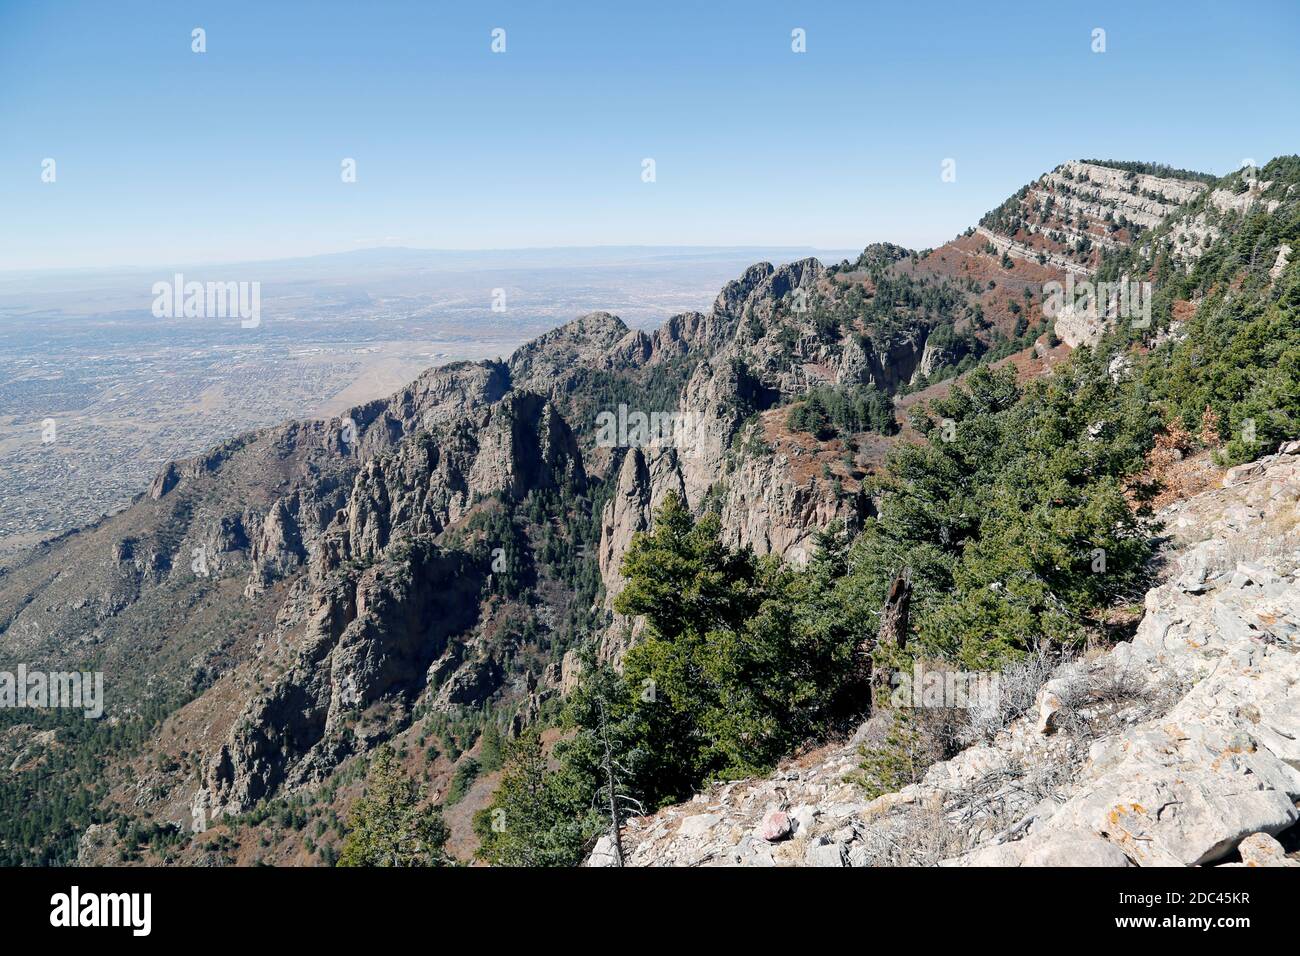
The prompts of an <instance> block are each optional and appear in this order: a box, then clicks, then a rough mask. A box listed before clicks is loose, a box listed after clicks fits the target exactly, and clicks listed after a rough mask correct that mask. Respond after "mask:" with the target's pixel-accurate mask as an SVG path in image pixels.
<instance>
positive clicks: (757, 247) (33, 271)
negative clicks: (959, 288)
mask: <svg viewBox="0 0 1300 956" xmlns="http://www.w3.org/2000/svg"><path fill="white" fill-rule="evenodd" d="M877 241H887V240H877ZM871 244H872V243H870V242H868V243H864V244H863V245H862V246H857V247H854V246H846V247H843V248H835V247H826V246H814V245H805V244H800V243H735V244H716V245H714V244H709V245H705V244H690V243H644V244H632V243H592V244H589V245H554V246H482V247H463V248H455V247H445V246H412V245H375V246H364V247H361V248H357V249H341V250H336V251H333V252H316V253H307V254H301V255H280V256H270V257H267V258H257V259H227V260H201V261H200V260H194V261H175V262H153V263H135V262H133V263H110V264H106V265H98V266H53V267H47V268H23V269H0V277H7V278H18V277H41V276H56V275H77V276H87V275H117V274H124V273H132V272H147V271H158V270H167V269H181V268H224V267H229V266H242V265H253V266H265V265H274V264H276V263H289V262H307V261H311V260H315V259H327V258H337V257H343V256H354V255H362V254H364V253H369V252H417V253H430V254H435V255H465V256H471V255H493V254H497V255H507V254H515V253H546V252H557V253H560V252H572V253H579V252H597V251H604V252H617V251H620V250H627V251H636V250H645V251H647V252H653V251H657V250H662V251H664V252H674V251H676V252H687V253H689V252H699V253H701V254H703V253H722V252H734V253H742V252H748V251H753V252H756V253H761V252H777V251H780V252H807V253H809V255H810V257H812V258H816V257H817V253H833V254H836V255H841V254H843V253H855V252H861V251H862V249H865V248H866V247H867V246H868V245H871ZM917 251H920V250H917ZM610 264H613V263H610Z"/></svg>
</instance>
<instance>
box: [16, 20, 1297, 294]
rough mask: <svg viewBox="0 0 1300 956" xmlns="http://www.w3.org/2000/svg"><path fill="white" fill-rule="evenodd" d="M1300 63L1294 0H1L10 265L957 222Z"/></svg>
mask: <svg viewBox="0 0 1300 956" xmlns="http://www.w3.org/2000/svg"><path fill="white" fill-rule="evenodd" d="M195 27H203V28H204V29H205V30H206V32H207V52H206V53H204V54H201V55H200V54H195V53H193V52H191V49H190V46H191V39H190V37H191V30H192V29H193V28H195ZM495 27H501V28H504V29H505V30H506V43H507V50H506V53H504V54H493V53H492V52H491V51H490V43H491V36H490V33H491V30H492V29H493V28H495ZM796 27H800V28H803V29H804V30H806V33H807V52H806V53H803V54H795V53H793V52H792V51H791V48H790V45H791V39H790V33H791V30H792V29H794V28H796ZM1096 27H1101V28H1103V29H1105V31H1106V52H1105V53H1102V54H1096V53H1093V52H1092V50H1091V43H1092V39H1091V33H1092V30H1093V29H1094V28H1096ZM1298 91H1300V3H1296V2H1295V0H1277V2H1256V3H1252V4H1249V5H1240V4H1235V3H1226V2H1218V3H1208V2H1197V0H1183V2H1177V3H1155V2H1149V3H1134V2H1120V3H1098V2H1089V3H1078V2H1069V0H1025V2H989V0H985V2H980V3H970V2H966V3H958V2H952V3H935V2H928V0H907V2H897V0H893V2H889V3H877V2H867V0H863V2H857V3H799V4H796V3H761V2H748V3H730V2H717V3H713V2H699V0H695V2H691V3H673V2H663V0H655V2H651V3H610V2H602V3H577V2H574V3H554V4H552V3H542V2H536V0H534V2H529V3H518V4H488V3H484V4H479V3H464V2H460V3H442V2H427V0H426V2H411V3H404V2H385V0H371V2H346V3H344V2H333V0H313V2H302V3H292V2H276V3H271V2H257V3H254V2H229V0H224V2H220V3H217V2H211V3H186V2H177V0H167V2H156V3H155V2H133V0H121V2H115V3H102V2H85V3H75V2H61V0H31V2H27V0H0V270H9V269H28V268H59V267H67V268H71V267H82V266H111V265H154V264H169V263H185V262H202V261H222V260H236V259H261V258H275V257H281V256H291V255H303V254H314V253H319V252H334V251H342V250H348V249H355V248H362V247H365V246H367V245H374V244H377V243H388V244H401V245H411V246H424V247H441V248H513V247H519V246H561V245H602V244H728V245H735V244H754V245H803V244H806V245H814V246H820V247H860V246H862V245H865V244H866V243H868V242H872V241H878V240H885V239H889V240H893V241H897V242H901V243H904V244H906V245H910V246H917V247H922V246H930V245H937V244H939V243H941V242H943V241H946V240H947V239H949V238H951V237H952V236H953V235H954V234H955V233H957V232H959V231H960V230H961V229H963V228H965V227H966V226H967V225H969V224H971V223H973V222H974V221H975V220H976V219H978V217H979V216H980V215H981V214H982V213H983V212H985V211H986V210H987V209H989V208H990V207H992V206H994V205H996V204H997V203H998V202H999V201H1000V200H1001V199H1002V198H1004V197H1005V196H1006V195H1008V194H1010V193H1011V192H1013V191H1014V190H1015V189H1016V188H1018V187H1019V186H1020V185H1021V184H1023V183H1025V182H1027V181H1029V180H1031V179H1033V178H1035V177H1036V176H1037V175H1038V174H1040V173H1041V172H1044V171H1046V170H1047V169H1050V168H1051V167H1053V166H1055V165H1056V164H1057V163H1059V162H1061V161H1063V160H1066V159H1069V158H1078V157H1095V156H1103V157H1115V158H1133V159H1150V160H1158V161H1161V162H1168V163H1171V164H1173V165H1177V166H1186V167H1190V168H1198V169H1206V170H1208V171H1212V172H1225V171H1227V170H1228V169H1231V168H1233V167H1235V166H1237V165H1238V164H1239V163H1240V162H1241V160H1242V159H1243V158H1246V157H1250V158H1252V159H1254V160H1256V161H1259V162H1262V161H1264V160H1266V159H1268V158H1270V157H1272V156H1274V155H1277V154H1280V153H1291V152H1296V151H1300V144H1298V143H1297V141H1296V134H1297V131H1300V97H1298V96H1297V95H1296V94H1297V92H1298ZM47 157H49V158H53V159H54V160H55V161H56V163H57V167H56V169H57V181H56V182H55V183H53V184H47V183H42V182H41V163H42V160H43V159H45V158H47ZM345 157H351V158H354V159H355V160H356V162H357V182H356V183H352V184H344V183H343V182H341V179H340V164H341V162H342V160H343V159H344V158H345ZM646 157H651V158H653V159H654V160H655V162H656V174H657V181H656V182H654V183H652V184H649V183H644V182H642V179H641V163H642V160H643V159H644V158H646ZM949 157H951V158H953V159H955V160H956V170H957V178H956V182H953V183H944V182H941V180H940V175H939V174H940V164H941V162H942V161H943V160H944V159H945V158H949Z"/></svg>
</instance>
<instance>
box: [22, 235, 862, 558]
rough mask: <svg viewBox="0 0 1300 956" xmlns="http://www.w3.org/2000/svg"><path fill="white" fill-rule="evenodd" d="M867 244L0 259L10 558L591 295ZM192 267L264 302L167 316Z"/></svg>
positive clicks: (482, 348)
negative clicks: (251, 318) (192, 261)
mask: <svg viewBox="0 0 1300 956" xmlns="http://www.w3.org/2000/svg"><path fill="white" fill-rule="evenodd" d="M809 255H816V256H817V257H818V258H821V259H822V260H823V261H824V262H832V261H838V260H839V259H840V258H842V257H845V256H850V255H856V251H850V250H812V249H797V248H776V249H766V248H716V249H713V248H691V247H687V248H662V247H642V248H637V247H626V248H621V247H609V248H592V249H556V250H545V249H536V250H513V251H511V250H507V251H501V252H443V251H424V250H414V249H388V248H381V249H369V250H365V251H359V252H355V253H346V254H341V255H332V256H320V257H314V258H306V259H296V260H283V261H280V262H265V263H243V264H228V265H213V266H197V265H196V266H185V267H183V269H182V268H171V267H159V268H156V269H138V270H122V271H114V272H108V271H97V272H59V273H54V272H49V273H0V565H3V564H5V563H7V562H8V561H9V560H11V559H12V558H13V557H14V555H16V554H18V553H20V552H21V551H22V550H24V549H26V548H28V547H31V546H32V545H34V544H37V543H38V542H40V541H42V540H44V539H47V538H49V537H52V536H54V535H57V534H60V533H62V532H64V531H67V530H69V529H71V528H74V527H78V526H82V525H85V524H87V523H90V522H92V521H94V520H96V519H97V518H99V517H100V516H101V515H103V514H106V513H111V512H113V511H115V510H117V509H119V508H121V507H124V506H125V505H127V504H129V503H130V502H131V500H132V499H133V498H134V497H135V496H136V495H137V494H139V493H141V492H142V491H144V490H145V489H146V488H147V487H148V484H149V481H150V480H151V478H152V477H153V475H154V474H156V473H157V471H158V469H159V468H160V467H161V466H162V465H163V464H164V463H166V462H167V461H170V460H174V459H177V458H184V457H188V456H190V455H194V454H197V453H199V452H201V451H203V450H204V449H206V448H209V447H211V446H212V445H214V444H217V443H218V442H220V441H222V440H224V439H227V438H230V437H232V436H234V435H237V434H239V433H241V432H244V431H247V430H249V429H251V428H257V427H262V426H268V425H272V424H275V423H278V422H281V421H284V420H285V419H291V418H310V417H320V416H329V415H334V414H338V413H339V412H341V411H342V410H344V409H346V408H349V407H351V406H353V405H356V404H358V403H360V402H364V401H367V400H369V399H371V398H375V397H378V396H381V395H386V394H389V393H391V392H393V391H396V390H397V389H398V388H400V387H402V386H403V385H405V384H406V383H408V382H410V381H411V380H412V379H414V378H415V377H416V376H417V375H419V374H420V372H422V371H423V370H424V369H426V368H429V367H431V366H435V365H441V364H445V363H447V362H451V361H456V360H460V359H488V358H497V357H502V358H504V357H508V356H509V355H510V353H511V352H512V351H513V350H514V349H515V348H516V347H517V346H518V345H520V344H521V343H523V342H525V341H527V340H528V339H530V338H532V337H534V336H536V335H538V334H539V333H541V332H544V331H546V330H547V329H550V328H553V327H555V326H557V325H560V324H562V323H564V322H566V321H568V320H569V319H571V318H574V317H576V316H578V315H582V314H584V313H586V312H591V311H597V310H603V311H608V312H612V313H614V314H616V315H619V316H620V317H621V318H623V320H624V321H625V322H627V324H628V325H629V326H632V327H647V326H651V325H655V324H657V323H659V322H661V321H662V320H663V319H664V318H666V317H668V316H670V315H673V314H676V313H680V312H686V311H691V310H705V309H707V308H708V307H709V305H710V304H711V303H712V301H713V298H714V296H715V295H716V294H717V290H718V289H719V288H720V287H721V286H722V285H723V284H725V283H726V282H727V281H729V280H730V279H733V278H736V277H737V276H739V275H740V273H741V272H743V271H744V269H745V268H747V267H748V266H749V265H751V264H753V263H754V262H758V261H763V260H768V261H772V262H774V263H779V262H785V261H790V260H792V259H797V258H803V257H806V256H809ZM175 272H183V273H184V274H185V276H186V277H187V279H188V278H193V279H196V280H200V281H215V282H259V283H260V284H261V321H260V323H259V324H258V325H257V327H255V328H244V327H242V326H241V323H240V321H239V318H238V317H237V316H236V317H232V318H192V317H191V318H185V317H183V316H181V317H175V318H171V317H158V316H156V315H155V314H153V312H152V311H151V309H150V304H151V302H152V300H153V296H152V295H151V288H152V286H153V285H154V283H155V282H160V281H161V282H168V283H170V282H172V280H173V274H174V273H175Z"/></svg>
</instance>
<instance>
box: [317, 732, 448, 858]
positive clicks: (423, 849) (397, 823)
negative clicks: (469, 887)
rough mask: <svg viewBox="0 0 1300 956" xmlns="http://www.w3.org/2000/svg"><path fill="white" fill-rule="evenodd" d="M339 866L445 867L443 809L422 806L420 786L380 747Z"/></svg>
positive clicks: (387, 749) (354, 811)
mask: <svg viewBox="0 0 1300 956" xmlns="http://www.w3.org/2000/svg"><path fill="white" fill-rule="evenodd" d="M349 824H350V830H349V832H348V835H347V838H346V840H345V841H344V844H343V853H342V855H341V856H340V857H339V862H338V865H339V866H444V865H446V863H447V858H446V856H445V854H444V853H443V846H444V844H446V842H447V828H446V825H445V824H444V823H443V820H442V811H441V810H439V809H438V808H437V807H425V806H423V805H422V801H421V794H420V787H419V784H417V783H416V782H415V781H414V780H412V779H411V778H410V777H409V776H407V774H406V773H404V772H403V771H402V768H401V766H400V765H399V764H398V762H397V755H396V754H395V753H394V752H393V748H392V747H391V746H389V745H388V744H385V745H384V746H382V747H380V748H379V750H377V751H376V752H375V756H374V758H373V760H372V761H371V763H370V770H369V772H368V773H367V774H366V793H365V796H363V797H362V798H361V799H360V800H358V801H357V802H356V804H355V805H354V806H353V808H352V817H351V819H350V821H349Z"/></svg>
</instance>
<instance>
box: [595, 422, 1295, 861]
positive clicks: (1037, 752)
mask: <svg viewBox="0 0 1300 956" xmlns="http://www.w3.org/2000/svg"><path fill="white" fill-rule="evenodd" d="M1298 501H1300V442H1292V443H1291V444H1289V445H1287V446H1284V448H1283V450H1282V453H1280V454H1278V455H1274V456H1270V457H1268V458H1265V459H1262V460H1260V461H1258V462H1255V463H1253V464H1250V465H1243V466H1240V467H1238V468H1234V469H1232V470H1231V471H1229V472H1228V473H1227V475H1226V476H1225V478H1224V487H1222V488H1217V489H1215V490H1212V491H1207V492H1204V493H1202V494H1200V495H1197V496H1196V497H1193V498H1191V499H1189V500H1187V501H1184V502H1181V503H1179V504H1177V505H1174V506H1172V507H1171V508H1169V509H1167V510H1166V511H1165V512H1164V513H1162V515H1161V517H1162V518H1163V519H1164V523H1165V530H1166V533H1167V534H1168V535H1169V539H1170V541H1169V548H1168V551H1167V554H1166V561H1165V565H1164V568H1163V569H1162V578H1163V581H1164V583H1162V584H1160V585H1159V586H1157V587H1155V588H1153V589H1152V590H1151V591H1150V592H1148V594H1147V595H1146V600H1145V613H1144V616H1143V618H1142V621H1141V623H1140V625H1139V626H1138V629H1137V633H1136V635H1135V637H1134V638H1133V640H1132V641H1131V642H1126V643H1123V644H1119V645H1117V646H1115V647H1114V648H1113V649H1111V650H1110V651H1109V652H1108V653H1105V654H1101V655H1098V656H1095V657H1092V658H1090V659H1079V660H1075V661H1071V662H1068V663H1066V664H1063V665H1059V666H1057V667H1056V668H1055V670H1054V672H1052V673H1051V674H1050V675H1047V674H1044V675H1043V676H1049V677H1050V679H1049V680H1047V682H1046V683H1044V684H1042V686H1041V687H1040V688H1039V689H1038V690H1037V693H1036V694H1033V695H1032V697H1028V698H1026V700H1025V702H1024V703H1026V704H1029V706H1027V707H1025V706H1023V704H1022V705H1021V707H1017V706H1016V701H1015V700H1014V698H1015V696H1016V695H1017V694H1018V693H1020V694H1023V693H1024V688H1025V681H1026V680H1029V679H1032V673H1030V672H1031V671H1032V668H1027V669H1026V670H1025V671H1022V672H1021V673H1019V674H1012V675H1008V676H1007V678H1006V679H1004V681H1003V686H1002V688H1001V700H1000V705H1001V706H1000V710H1001V713H1002V714H1006V713H1008V712H1009V713H1012V714H1014V712H1015V710H1017V709H1022V708H1023V713H1021V714H1019V715H1018V716H1015V717H1014V718H1013V719H1011V720H1010V721H1009V722H1008V723H1006V725H1005V726H999V722H1000V721H999V715H998V714H989V715H987V716H985V717H983V718H978V717H977V718H976V719H975V720H973V721H972V722H971V727H970V728H969V730H970V731H971V732H972V733H975V734H977V735H982V736H983V739H982V740H979V741H978V742H976V743H975V744H974V745H973V746H970V747H968V748H967V749H966V750H964V751H962V752H961V753H960V754H958V755H957V756H956V757H955V758H954V759H952V760H949V761H946V762H943V763H939V764H936V765H934V766H933V767H931V768H930V769H929V771H928V772H927V773H926V774H925V776H924V778H923V779H922V780H921V781H919V782H918V783H916V784H914V785H911V786H908V787H907V788H905V789H904V790H902V791H900V792H897V793H890V794H886V795H884V796H881V797H878V798H876V799H874V800H868V799H866V798H865V796H864V795H863V790H862V788H861V786H860V785H859V784H857V783H855V782H852V781H850V780H849V779H848V778H849V776H850V775H851V774H852V773H854V771H855V770H856V769H857V766H858V764H859V762H860V759H861V758H860V756H859V748H860V746H861V745H862V742H863V741H866V742H868V743H869V742H870V741H871V740H872V739H873V737H877V736H878V735H879V728H878V727H873V726H872V723H871V722H869V723H868V724H867V725H865V726H864V727H863V728H862V729H861V730H860V731H859V732H858V735H857V736H855V738H854V739H853V740H851V741H849V742H848V743H846V744H843V745H837V746H832V747H828V748H824V749H822V750H820V751H817V752H814V753H810V754H806V755H804V756H803V757H801V758H799V759H797V760H794V761H792V762H790V763H789V764H787V765H785V766H784V767H782V768H781V769H780V770H778V771H777V772H776V773H775V774H773V775H772V776H770V777H765V778H762V779H755V780H746V781H741V782H736V783H729V784H726V785H722V786H717V787H715V788H713V789H712V790H710V791H709V792H707V793H703V794H700V795H698V796H697V797H695V798H694V800H692V801H691V802H689V803H687V804H684V805H680V806H675V807H671V808H668V809H666V810H663V811H661V812H660V813H658V814H656V815H654V816H651V817H646V818H641V819H637V820H633V821H631V823H630V824H629V826H628V828H627V833H626V836H625V849H626V851H627V860H628V864H629V865H633V866H665V865H686V866H728V865H732V866H734V865H746V866H875V865H896V864H904V865H908V864H910V865H917V864H920V865H935V864H938V865H947V866H1059V865H1083V866H1134V865H1136V866H1171V865H1172V866H1194V865H1213V864H1226V865H1248V866H1268V865H1284V866H1298V865H1300V862H1297V861H1295V860H1293V859H1289V858H1288V857H1287V856H1286V853H1285V849H1284V847H1283V845H1282V844H1280V843H1279V842H1278V840H1277V839H1276V837H1277V836H1279V835H1281V837H1282V840H1283V841H1284V842H1285V843H1286V844H1287V846H1288V847H1291V846H1294V837H1295V831H1294V827H1295V824H1296V821H1297V819H1298V818H1300V810H1297V800H1300V576H1298V575H1300V522H1298V521H1297V502H1298ZM1034 683H1037V682H1036V681H1035V682H1034ZM1029 701H1032V703H1029ZM881 719H882V718H881V717H880V716H877V717H875V718H873V722H877V723H878V722H879V721H880V720H881ZM608 849H609V848H608V842H607V841H603V842H602V844H601V845H599V846H598V847H597V848H596V851H595V852H594V854H593V856H592V858H591V861H590V863H591V865H608V864H609V862H610V857H609V853H608Z"/></svg>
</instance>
